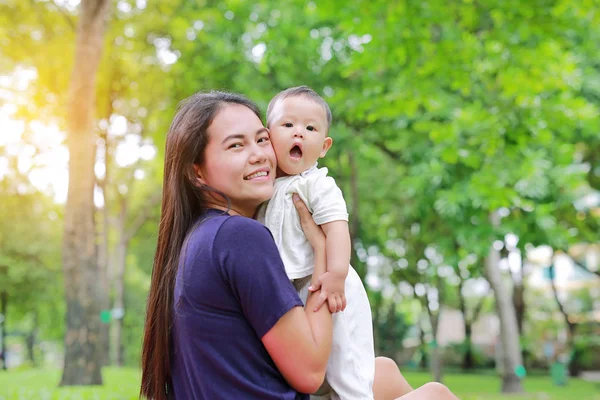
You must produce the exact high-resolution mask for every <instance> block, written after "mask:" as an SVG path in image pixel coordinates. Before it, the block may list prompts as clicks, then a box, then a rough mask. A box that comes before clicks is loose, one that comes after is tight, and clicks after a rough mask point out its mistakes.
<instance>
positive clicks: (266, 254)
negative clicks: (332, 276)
mask: <svg viewBox="0 0 600 400" xmlns="http://www.w3.org/2000/svg"><path fill="white" fill-rule="evenodd" d="M215 250H216V251H215V255H216V257H218V258H219V259H218V260H217V262H218V264H219V265H220V267H221V269H222V273H223V274H224V277H225V280H226V281H227V283H228V284H229V286H230V288H231V291H232V293H233V295H234V296H235V297H236V298H237V300H238V302H239V304H240V306H241V308H242V310H243V313H244V315H245V317H246V319H247V320H248V322H249V323H250V325H252V327H253V329H254V331H255V332H256V334H257V335H258V337H260V338H262V337H263V336H264V335H265V334H266V333H267V332H268V331H269V330H271V328H272V327H273V326H274V325H275V324H276V323H277V321H279V319H280V318H281V317H282V316H283V315H285V314H286V313H287V312H288V311H289V310H291V309H292V308H294V307H302V305H303V304H302V301H301V300H300V298H299V297H298V294H297V293H296V291H295V290H294V287H293V286H292V284H291V282H290V281H289V279H288V277H287V275H286V274H285V268H284V266H283V262H282V261H281V257H280V256H279V252H278V250H277V247H276V246H275V242H274V241H273V237H272V236H271V234H270V232H269V230H268V229H267V228H265V227H264V226H262V225H261V224H260V223H258V222H257V221H254V220H252V219H250V218H245V217H231V218H229V219H228V220H227V221H226V222H225V223H224V224H223V226H222V227H221V229H220V230H219V233H218V235H217V238H216V239H215Z"/></svg>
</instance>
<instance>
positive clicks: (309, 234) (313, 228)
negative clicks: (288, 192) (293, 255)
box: [292, 193, 325, 251]
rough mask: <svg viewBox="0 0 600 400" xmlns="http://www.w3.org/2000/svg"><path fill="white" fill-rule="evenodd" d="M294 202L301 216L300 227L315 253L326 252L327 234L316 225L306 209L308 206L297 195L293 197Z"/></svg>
mask: <svg viewBox="0 0 600 400" xmlns="http://www.w3.org/2000/svg"><path fill="white" fill-rule="evenodd" d="M292 200H294V206H295V207H296V210H297V211H298V215H299V216H300V225H302V230H303V231H304V236H306V239H307V240H308V242H309V243H310V245H311V246H312V248H313V249H314V250H315V251H325V234H324V233H323V230H322V229H321V227H320V226H318V225H317V224H315V221H314V220H313V218H312V215H311V214H310V211H308V207H306V204H304V202H303V201H302V199H301V198H300V196H298V194H297V193H294V194H293V195H292Z"/></svg>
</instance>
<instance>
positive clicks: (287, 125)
mask: <svg viewBox="0 0 600 400" xmlns="http://www.w3.org/2000/svg"><path fill="white" fill-rule="evenodd" d="M283 126H285V127H286V128H291V127H292V126H294V125H293V124H292V123H291V122H286V123H285V124H283Z"/></svg>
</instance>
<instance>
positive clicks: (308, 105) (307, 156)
mask: <svg viewBox="0 0 600 400" xmlns="http://www.w3.org/2000/svg"><path fill="white" fill-rule="evenodd" d="M269 120H270V126H269V130H270V132H271V143H272V144H273V148H274V149H275V155H276V156H277V166H278V168H279V170H281V172H282V173H283V174H284V175H296V174H299V173H301V172H304V171H306V170H307V169H309V168H310V167H312V166H313V164H314V163H315V162H316V161H317V160H318V159H319V158H320V157H325V154H326V153H327V150H329V148H330V147H331V143H332V140H331V138H330V137H328V136H327V129H328V126H327V115H326V114H325V110H324V109H323V107H321V106H320V105H319V104H318V103H316V102H315V101H313V100H311V99H308V98H305V97H302V96H297V97H288V98H286V99H283V100H279V101H278V102H277V103H276V104H275V106H274V107H273V111H272V112H271V115H270V118H269Z"/></svg>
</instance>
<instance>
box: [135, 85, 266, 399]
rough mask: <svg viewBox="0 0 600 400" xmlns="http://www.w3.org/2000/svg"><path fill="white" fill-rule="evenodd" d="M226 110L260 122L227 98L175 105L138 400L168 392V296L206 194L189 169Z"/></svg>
mask: <svg viewBox="0 0 600 400" xmlns="http://www.w3.org/2000/svg"><path fill="white" fill-rule="evenodd" d="M227 104H238V105H243V106H246V107H248V108H249V109H250V110H252V111H253V112H254V113H255V114H256V115H257V116H258V118H259V119H260V111H259V110H258V107H257V106H256V105H255V104H254V103H253V102H251V101H250V100H248V99H246V98H244V97H242V96H239V95H236V94H231V93H224V92H210V93H197V94H195V95H193V96H191V97H189V98H188V99H186V100H184V101H183V102H181V103H180V105H179V108H178V110H177V113H176V114H175V117H174V119H173V123H172V124H171V127H170V129H169V133H168V135H167V143H166V150H165V168H164V177H163V194H162V209H161V215H160V225H159V231H158V243H157V245H156V254H155V255H154V264H153V267H152V281H151V283H150V292H149V294H148V303H147V309H146V323H145V326H144V343H143V346H142V386H141V391H140V397H143V398H147V399H153V400H166V399H167V398H168V395H167V393H168V392H172V390H171V387H170V386H171V354H170V353H171V345H170V344H171V325H172V314H173V292H174V290H175V278H176V276H177V267H178V264H179V256H180V253H181V248H182V246H183V243H184V241H185V237H186V234H187V233H188V231H189V230H190V228H191V227H192V225H193V224H194V222H195V221H196V220H197V219H198V217H199V216H200V215H201V214H202V213H203V211H205V210H206V208H207V199H206V196H205V193H206V191H207V190H210V188H207V187H202V186H201V185H199V184H198V183H197V179H196V173H195V171H194V167H193V165H194V164H197V165H202V164H203V162H204V152H205V149H206V145H207V144H208V140H209V137H208V132H207V131H208V128H209V126H210V124H211V123H212V121H213V120H214V119H215V117H216V116H217V113H218V112H219V110H220V109H222V108H223V107H224V106H226V105H227Z"/></svg>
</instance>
